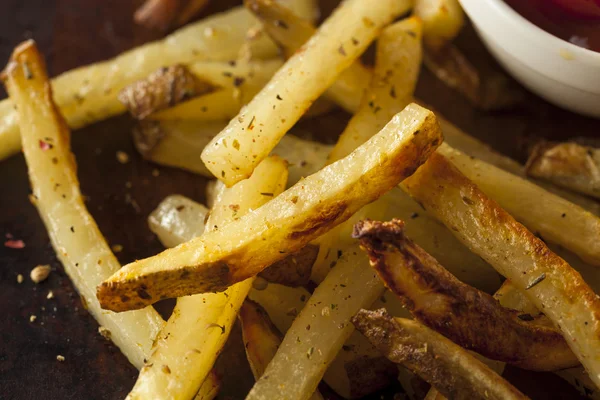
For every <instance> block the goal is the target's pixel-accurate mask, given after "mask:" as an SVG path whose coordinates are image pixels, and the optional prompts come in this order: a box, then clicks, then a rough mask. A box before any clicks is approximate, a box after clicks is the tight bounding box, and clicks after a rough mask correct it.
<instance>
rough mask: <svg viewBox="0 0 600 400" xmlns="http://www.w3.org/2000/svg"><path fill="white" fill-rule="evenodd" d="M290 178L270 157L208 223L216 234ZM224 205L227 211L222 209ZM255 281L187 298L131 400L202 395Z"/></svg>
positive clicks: (226, 195) (222, 202)
mask: <svg viewBox="0 0 600 400" xmlns="http://www.w3.org/2000/svg"><path fill="white" fill-rule="evenodd" d="M286 179H287V171H286V163H285V161H283V160H281V159H279V158H276V157H271V158H267V159H265V160H264V161H263V162H262V163H261V164H260V165H259V167H258V168H256V170H255V172H254V174H253V175H252V177H251V178H250V179H248V180H246V181H244V182H240V183H239V184H237V185H235V186H234V187H232V188H231V189H227V190H225V191H224V192H223V193H222V194H221V196H220V197H219V201H220V203H218V204H216V206H217V207H215V208H214V209H213V210H212V211H211V214H210V216H209V218H208V221H207V222H206V226H207V229H208V230H217V229H219V226H223V225H226V224H228V223H230V222H231V221H233V220H235V219H237V218H238V215H239V216H241V215H243V214H245V213H247V212H249V211H251V210H252V209H254V208H257V207H260V206H261V205H262V204H264V203H265V202H266V201H268V200H269V198H268V197H265V196H264V195H263V194H262V193H264V191H269V192H271V193H274V194H278V193H280V192H281V191H283V189H284V188H285V181H286ZM223 206H225V207H223ZM252 281H253V279H248V280H246V281H243V282H240V283H238V284H236V285H233V286H231V287H230V288H229V289H227V290H226V291H225V292H223V293H208V294H203V295H196V296H188V297H183V298H180V299H178V300H177V305H176V306H175V309H174V310H173V314H172V315H171V317H170V318H169V320H168V321H167V324H166V325H165V327H164V328H163V329H162V330H161V332H160V334H159V336H158V339H157V343H156V346H155V348H154V351H153V353H152V356H151V357H150V359H149V360H148V362H147V363H146V365H145V366H144V368H143V369H142V370H141V371H140V375H139V377H138V380H137V382H136V384H135V386H134V387H133V389H132V391H131V392H130V393H129V395H128V399H131V400H134V399H135V400H137V399H186V398H191V397H193V396H194V394H195V393H196V392H197V391H198V388H199V387H200V386H201V385H202V382H203V381H204V380H205V379H206V377H207V376H208V374H209V372H210V370H211V368H212V367H213V364H214V362H215V360H216V358H217V356H218V354H219V352H220V350H221V348H222V347H223V345H224V344H225V342H226V341H227V338H228V336H229V333H230V332H231V327H232V325H233V323H234V322H235V319H236V316H237V313H238V310H239V308H240V307H241V305H242V303H243V302H244V299H245V298H246V296H247V294H248V291H249V290H250V289H251V288H252Z"/></svg>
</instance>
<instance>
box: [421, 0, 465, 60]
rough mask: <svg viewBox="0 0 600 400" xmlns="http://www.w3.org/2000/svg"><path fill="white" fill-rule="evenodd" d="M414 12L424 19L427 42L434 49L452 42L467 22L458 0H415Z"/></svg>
mask: <svg viewBox="0 0 600 400" xmlns="http://www.w3.org/2000/svg"><path fill="white" fill-rule="evenodd" d="M413 13H414V14H415V15H416V16H417V17H419V18H421V20H422V21H423V36H424V39H425V44H426V45H427V47H429V48H432V49H434V50H435V49H440V48H441V47H443V46H444V45H445V44H447V43H450V42H451V41H452V40H453V39H454V38H455V37H456V36H457V35H458V33H459V32H460V30H461V29H462V27H463V25H464V23H465V13H464V12H463V10H462V7H461V6H460V4H459V3H458V0H415V8H414V9H413Z"/></svg>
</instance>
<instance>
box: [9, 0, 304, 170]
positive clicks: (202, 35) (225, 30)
mask: <svg viewBox="0 0 600 400" xmlns="http://www.w3.org/2000/svg"><path fill="white" fill-rule="evenodd" d="M307 2H308V3H307ZM285 4H287V5H289V7H290V8H291V9H293V10H294V11H295V12H298V13H299V14H300V13H302V12H306V10H309V9H310V8H311V7H307V4H308V5H309V4H313V0H287V1H286V2H285ZM303 16H304V17H306V18H309V17H313V16H314V10H312V12H311V15H303ZM257 23H258V21H257V20H256V18H254V17H253V16H252V14H251V13H249V12H248V11H247V10H245V9H244V8H242V7H238V8H234V9H232V10H230V11H227V12H224V13H221V14H217V15H214V16H211V17H209V18H206V19H204V20H202V21H199V22H197V23H194V24H192V25H189V26H186V27H184V28H181V29H179V30H177V31H175V32H173V33H172V34H170V35H169V36H167V37H166V38H164V39H162V40H159V41H156V42H152V43H148V44H145V45H143V46H140V47H137V48H135V49H133V50H130V51H127V52H125V53H123V54H121V55H119V56H117V57H115V58H113V59H111V60H108V61H104V62H101V63H96V64H92V65H88V66H85V67H81V68H77V69H74V70H71V71H68V72H65V73H64V74H62V75H60V76H58V77H56V78H54V79H53V80H52V88H53V91H54V98H55V101H56V104H57V105H58V107H59V108H60V111H61V113H62V114H63V115H64V118H65V119H66V121H67V123H68V125H69V127H71V128H73V129H76V128H80V127H82V126H85V125H89V124H91V123H93V122H96V121H99V120H102V119H105V118H108V117H111V116H113V115H117V114H120V113H122V112H124V111H125V108H124V107H123V105H122V104H121V103H120V102H119V101H118V99H117V93H118V92H119V91H120V90H121V89H122V88H124V87H125V86H126V85H128V84H130V83H132V82H134V81H136V80H138V79H141V78H143V77H145V76H147V75H148V74H150V73H152V72H153V71H155V70H157V69H158V68H160V67H164V66H168V65H174V64H177V63H181V64H188V63H191V62H194V61H200V60H215V61H229V60H235V59H236V58H237V56H238V52H239V51H240V48H241V47H242V46H243V45H244V43H245V42H246V40H247V38H246V34H247V32H248V30H249V29H251V28H253V27H254V26H255V25H256V24H257ZM251 51H252V54H253V55H254V56H255V57H258V58H263V59H267V58H271V57H274V56H275V55H276V54H277V48H276V46H275V45H274V44H273V42H272V41H271V40H270V39H269V38H268V37H267V36H266V35H263V36H262V37H261V38H259V39H257V40H253V41H252V42H251ZM16 116H17V113H16V112H15V111H14V109H13V105H12V103H11V102H10V101H9V100H3V101H1V102H0V160H2V159H4V158H7V157H9V156H11V155H13V154H16V153H17V152H18V151H19V149H20V143H21V141H20V138H19V126H18V121H17V117H16Z"/></svg>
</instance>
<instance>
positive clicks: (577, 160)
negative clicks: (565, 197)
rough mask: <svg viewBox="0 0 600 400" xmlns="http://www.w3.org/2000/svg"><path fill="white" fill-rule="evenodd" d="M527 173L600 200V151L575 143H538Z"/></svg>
mask: <svg viewBox="0 0 600 400" xmlns="http://www.w3.org/2000/svg"><path fill="white" fill-rule="evenodd" d="M526 171H527V174H528V175H530V176H533V177H535V178H540V179H543V180H546V181H549V182H552V183H555V184H556V185H558V186H562V187H565V188H567V189H571V190H574V191H576V192H580V193H583V194H587V195H589V196H593V197H596V198H600V151H599V150H598V149H597V148H595V147H591V146H584V145H581V144H578V143H575V142H564V143H552V142H542V143H538V144H537V145H536V146H535V148H534V149H533V151H532V153H531V155H530V156H529V160H527V166H526Z"/></svg>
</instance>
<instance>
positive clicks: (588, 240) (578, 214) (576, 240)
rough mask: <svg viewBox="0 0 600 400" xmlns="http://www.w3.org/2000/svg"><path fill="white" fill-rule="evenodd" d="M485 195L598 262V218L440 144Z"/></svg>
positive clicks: (548, 236)
mask: <svg viewBox="0 0 600 400" xmlns="http://www.w3.org/2000/svg"><path fill="white" fill-rule="evenodd" d="M438 151H439V152H440V153H441V154H443V155H444V156H445V157H447V158H448V159H449V160H450V161H452V163H453V164H454V165H455V166H456V167H457V168H458V169H459V170H460V171H461V172H462V173H463V174H464V175H465V176H466V177H467V178H469V179H471V180H472V181H473V182H474V183H475V184H476V185H478V186H479V188H480V189H481V190H482V191H483V192H484V193H485V194H487V195H488V196H489V197H491V198H492V199H494V200H495V201H497V202H498V203H499V204H500V206H501V207H502V208H504V209H505V210H507V211H508V212H509V213H510V214H511V215H513V216H514V217H515V218H516V219H517V220H519V221H520V222H521V223H523V225H525V226H526V227H528V228H529V229H530V230H531V231H533V232H536V233H538V234H539V235H541V237H543V238H544V240H548V241H550V242H553V243H556V244H559V245H561V246H563V247H564V248H566V249H568V250H571V251H573V252H574V253H575V254H577V255H579V256H580V257H581V258H582V259H583V260H584V261H586V262H588V263H590V264H593V265H598V266H600V241H598V240H597V238H599V237H600V218H599V217H597V216H595V215H593V214H592V213H590V212H589V211H586V210H584V209H582V208H580V207H578V206H576V205H574V204H572V203H570V202H569V201H567V200H565V199H562V198H560V197H559V196H556V195H553V194H551V193H548V192H547V191H545V190H544V189H542V188H540V187H538V186H536V185H535V184H532V183H531V182H529V181H527V180H526V179H522V178H519V177H516V176H512V175H511V174H509V173H507V172H505V171H502V170H501V169H499V168H496V167H494V166H492V165H489V164H486V163H484V162H481V161H479V160H477V159H473V158H471V157H469V156H467V155H466V154H463V153H461V152H459V151H457V150H455V149H452V148H451V147H450V146H448V145H446V144H444V145H442V146H440V148H439V150H438Z"/></svg>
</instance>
